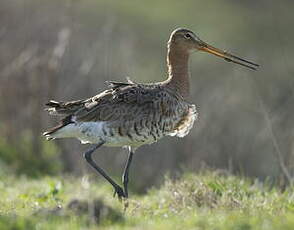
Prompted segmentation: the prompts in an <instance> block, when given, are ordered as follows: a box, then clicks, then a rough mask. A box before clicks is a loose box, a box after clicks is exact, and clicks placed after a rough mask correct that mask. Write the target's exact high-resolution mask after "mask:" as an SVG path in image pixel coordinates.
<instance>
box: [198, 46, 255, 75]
mask: <svg viewBox="0 0 294 230" xmlns="http://www.w3.org/2000/svg"><path fill="white" fill-rule="evenodd" d="M198 49H199V50H201V51H205V52H207V53H211V54H214V55H216V56H218V57H221V58H223V59H225V60H226V61H228V62H233V63H236V64H239V65H242V66H245V67H247V68H249V69H252V70H257V68H258V67H259V65H258V64H256V63H254V62H251V61H247V60H245V59H243V58H240V57H237V56H235V55H233V54H230V53H228V52H227V51H223V50H220V49H218V48H215V47H213V46H211V45H208V44H206V43H204V42H203V44H201V46H200V47H199V48H198Z"/></svg>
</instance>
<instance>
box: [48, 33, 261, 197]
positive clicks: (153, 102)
mask: <svg viewBox="0 0 294 230" xmlns="http://www.w3.org/2000/svg"><path fill="white" fill-rule="evenodd" d="M194 50H200V51H205V52H209V53H212V54H214V55H216V56H219V57H222V58H224V59H225V60H226V61H229V62H234V63H237V64H240V65H243V66H246V67H248V68H250V69H256V68H257V66H258V65H257V64H255V63H252V62H250V61H246V60H244V59H241V58H239V57H236V56H234V55H232V54H229V53H227V52H224V51H221V50H219V49H216V48H214V47H212V46H210V45H208V44H206V43H205V42H203V41H202V40H200V39H199V38H198V37H197V36H196V35H195V34H194V33H193V32H192V31H190V30H187V29H177V30H175V31H173V32H172V34H171V36H170V39H169V41H168V53H167V66H168V79H167V80H165V81H162V82H158V83H151V84H138V83H134V82H132V81H128V82H126V83H121V82H108V84H109V89H107V90H105V91H103V92H102V93H100V94H98V95H96V96H94V97H91V98H88V99H85V100H77V101H70V102H57V101H50V102H49V103H47V104H46V105H47V106H48V107H49V108H48V109H47V110H48V112H49V113H50V114H51V115H61V116H64V118H63V119H62V120H61V122H60V124H59V125H57V126H56V127H54V128H52V129H50V130H48V131H46V132H45V133H44V136H46V137H47V138H48V139H54V138H63V137H76V138H78V139H80V140H81V141H82V143H93V144H96V145H95V146H94V148H93V149H91V150H89V151H87V152H86V153H85V158H86V160H87V161H88V162H89V163H90V164H91V166H92V167H93V168H94V169H96V170H97V171H98V172H99V173H100V174H101V175H102V176H104V177H105V178H106V179H107V180H108V181H109V182H110V183H111V184H112V185H113V187H114V189H115V193H116V194H118V197H119V198H121V197H127V196H128V191H127V181H128V170H129V166H130V162H131V160H132V156H133V151H134V149H136V148H138V147H139V146H141V145H143V144H150V143H153V142H155V141H157V140H159V139H160V138H162V137H164V136H167V135H171V136H179V137H183V136H185V135H187V134H188V132H189V130H190V129H191V128H192V126H193V123H194V121H195V120H196V119H197V112H196V108H195V106H194V105H193V104H190V103H189V102H188V101H187V100H188V97H189V90H190V87H189V70H188V60H189V56H190V53H191V52H192V51H194ZM101 145H106V146H129V150H130V151H129V152H130V153H129V158H128V161H127V164H126V168H125V171H124V176H123V184H124V190H123V189H122V188H121V187H120V186H119V185H117V184H116V183H115V182H114V181H113V180H112V179H111V178H110V177H108V175H107V174H106V173H105V172H104V171H103V170H102V169H101V168H100V167H98V166H97V165H96V163H95V162H94V161H93V160H92V158H91V154H92V153H93V152H94V150H95V149H97V148H98V147H100V146H101ZM132 149H133V150H132Z"/></svg>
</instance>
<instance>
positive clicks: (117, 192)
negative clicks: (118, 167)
mask: <svg viewBox="0 0 294 230" xmlns="http://www.w3.org/2000/svg"><path fill="white" fill-rule="evenodd" d="M116 195H117V197H118V199H119V200H120V201H121V200H122V198H127V196H126V195H125V193H124V190H123V189H122V188H121V187H120V186H117V187H114V193H113V197H115V196H116Z"/></svg>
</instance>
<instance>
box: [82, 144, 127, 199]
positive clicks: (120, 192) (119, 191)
mask: <svg viewBox="0 0 294 230" xmlns="http://www.w3.org/2000/svg"><path fill="white" fill-rule="evenodd" d="M103 144H104V142H101V143H99V144H97V145H95V146H94V147H93V148H91V149H89V150H88V151H87V152H85V153H84V158H85V159H86V161H87V162H88V163H89V164H90V165H91V166H92V167H93V168H94V169H95V170H96V171H97V172H98V173H100V174H101V175H102V176H103V177H104V178H105V179H106V180H107V181H108V182H109V183H110V184H111V185H112V186H113V188H114V196H115V195H116V194H117V196H118V198H119V199H121V198H122V197H126V195H125V193H124V191H123V189H122V188H121V187H120V186H119V185H118V184H117V183H115V182H114V180H112V179H111V178H110V177H109V176H108V175H107V174H106V172H105V171H104V170H103V169H102V168H100V167H99V166H98V165H97V164H96V163H95V161H94V160H93V159H92V154H93V153H94V151H95V150H96V149H98V148H99V147H101V146H102V145H103Z"/></svg>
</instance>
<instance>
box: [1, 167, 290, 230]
mask: <svg viewBox="0 0 294 230" xmlns="http://www.w3.org/2000/svg"><path fill="white" fill-rule="evenodd" d="M94 179H95V180H96V179H97V178H96V176H95V178H94V177H93V178H90V179H88V178H87V177H84V178H78V179H77V178H73V177H62V178H56V177H55V178H53V177H46V178H43V179H42V180H41V179H35V180H34V179H28V178H26V177H21V178H15V177H11V176H5V177H4V176H3V175H2V180H1V184H0V186H1V190H0V191H1V198H2V199H1V201H0V214H1V217H0V229H33V228H35V227H36V226H37V228H38V229H85V228H86V229H97V228H98V226H99V229H219V230H221V229H225V230H228V229H234V230H249V229H265V230H270V229H279V230H281V229H289V230H290V229H293V228H294V193H293V188H290V187H289V188H287V189H286V190H285V191H283V192H281V191H280V190H279V189H277V188H275V187H270V186H269V185H267V184H262V183H260V182H258V181H252V180H249V179H246V178H240V177H235V176H231V175H228V174H226V173H225V172H203V173H200V174H198V175H195V174H189V173H187V174H184V175H183V176H182V177H181V178H179V179H176V180H172V179H170V178H166V179H165V183H164V185H162V186H161V187H160V188H154V189H151V190H150V191H149V192H148V193H147V194H145V195H140V196H139V195H133V194H132V197H131V199H130V200H129V201H127V202H126V201H123V202H121V203H120V202H118V200H117V199H114V198H113V197H112V191H111V188H110V186H109V185H107V184H101V183H96V182H95V181H94ZM89 181H90V182H89Z"/></svg>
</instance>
